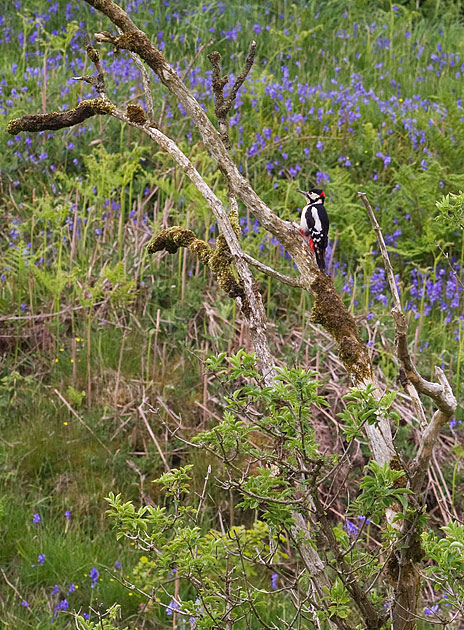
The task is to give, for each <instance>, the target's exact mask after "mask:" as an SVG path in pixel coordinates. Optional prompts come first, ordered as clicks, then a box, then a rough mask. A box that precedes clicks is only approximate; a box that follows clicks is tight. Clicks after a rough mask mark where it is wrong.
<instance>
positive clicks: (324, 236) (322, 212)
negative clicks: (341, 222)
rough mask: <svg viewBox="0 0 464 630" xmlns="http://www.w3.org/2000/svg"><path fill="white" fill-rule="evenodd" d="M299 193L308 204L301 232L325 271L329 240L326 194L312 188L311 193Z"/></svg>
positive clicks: (302, 214)
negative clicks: (326, 250) (325, 203)
mask: <svg viewBox="0 0 464 630" xmlns="http://www.w3.org/2000/svg"><path fill="white" fill-rule="evenodd" d="M298 192H300V193H303V195H304V196H305V197H306V202H307V203H306V205H305V207H304V208H303V211H302V213H301V221H300V232H301V234H302V236H303V237H304V238H305V240H307V242H308V245H309V247H310V248H311V249H312V251H313V252H314V253H315V254H316V262H317V265H318V267H319V269H320V270H321V271H324V270H325V259H324V255H325V249H326V247H327V243H328V240H329V239H328V234H329V217H328V216H327V211H326V209H325V208H324V200H325V194H324V191H323V190H320V189H319V188H312V189H311V190H310V191H309V192H305V191H304V190H299V191H298Z"/></svg>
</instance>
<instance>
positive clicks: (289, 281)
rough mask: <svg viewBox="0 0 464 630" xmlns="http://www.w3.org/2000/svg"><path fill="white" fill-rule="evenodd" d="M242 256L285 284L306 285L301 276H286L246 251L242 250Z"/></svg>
mask: <svg viewBox="0 0 464 630" xmlns="http://www.w3.org/2000/svg"><path fill="white" fill-rule="evenodd" d="M242 258H243V259H244V260H246V261H247V263H249V264H250V265H253V267H256V268H257V269H259V270H260V271H262V272H263V273H265V274H266V275H267V276H271V277H272V278H276V279H277V280H280V282H283V283H284V284H288V285H290V286H291V287H300V288H302V287H304V283H303V282H302V281H301V280H300V279H299V278H292V277H291V276H285V275H284V274H283V273H279V272H278V271H276V270H275V269H272V267H268V266H267V265H265V264H264V263H262V262H260V261H259V260H256V258H253V256H250V254H247V253H246V252H242Z"/></svg>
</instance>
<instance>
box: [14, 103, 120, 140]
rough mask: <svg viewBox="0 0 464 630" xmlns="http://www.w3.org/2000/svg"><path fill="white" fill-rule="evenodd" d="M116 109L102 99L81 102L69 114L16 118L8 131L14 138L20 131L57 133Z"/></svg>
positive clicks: (55, 113)
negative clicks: (59, 130)
mask: <svg viewBox="0 0 464 630" xmlns="http://www.w3.org/2000/svg"><path fill="white" fill-rule="evenodd" d="M114 109H115V107H114V105H112V104H111V103H109V102H107V101H105V100H103V99H102V98H94V99H91V100H87V101H81V102H80V103H79V105H78V106H77V107H74V108H73V109H70V110H69V111H67V112H52V113H51V114H34V115H28V116H22V118H15V119H14V120H10V122H9V123H8V125H7V126H6V130H7V132H8V133H11V135H13V136H14V135H16V134H17V133H19V132H20V131H56V130H57V129H64V128H65V127H72V126H73V125H77V124H79V123H81V122H84V120H86V119H87V118H91V117H92V116H96V115H98V114H111V112H112V111H113V110H114Z"/></svg>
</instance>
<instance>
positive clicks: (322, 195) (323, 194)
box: [321, 191, 325, 199]
mask: <svg viewBox="0 0 464 630" xmlns="http://www.w3.org/2000/svg"><path fill="white" fill-rule="evenodd" d="M321 197H324V199H325V192H324V191H322V192H321Z"/></svg>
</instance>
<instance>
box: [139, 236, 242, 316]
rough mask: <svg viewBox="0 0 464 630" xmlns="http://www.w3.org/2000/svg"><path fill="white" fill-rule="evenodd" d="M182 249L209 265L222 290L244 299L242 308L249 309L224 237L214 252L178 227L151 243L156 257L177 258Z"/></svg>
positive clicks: (232, 296) (230, 295)
mask: <svg viewBox="0 0 464 630" xmlns="http://www.w3.org/2000/svg"><path fill="white" fill-rule="evenodd" d="M179 247H186V248H187V249H189V250H190V251H191V252H192V253H193V254H195V256H197V258H198V259H199V260H200V262H202V263H203V264H204V265H208V267H209V268H210V269H211V271H212V272H213V274H214V276H215V277H216V280H217V283H218V284H219V286H220V287H221V289H222V290H223V291H225V293H227V295H228V296H229V297H231V298H241V300H242V308H243V307H246V302H247V300H246V296H245V290H244V288H243V284H242V283H241V282H240V280H239V279H238V275H237V272H236V270H235V267H234V265H233V263H232V256H231V254H230V250H229V247H228V245H227V243H226V240H225V238H224V237H223V236H222V234H221V235H219V236H218V238H217V241H216V247H215V248H213V247H211V246H210V245H208V243H206V242H205V241H202V240H201V239H199V238H197V237H196V236H195V234H194V233H193V232H192V230H188V229H187V228H183V227H180V226H178V225H175V226H173V227H171V228H168V229H167V230H163V231H162V232H160V233H159V234H158V235H157V236H155V237H154V238H153V239H152V240H151V242H150V243H149V245H148V248H147V251H148V253H149V254H154V253H156V252H160V251H164V250H165V251H167V252H169V253H170V254H175V253H176V252H177V250H178V249H179Z"/></svg>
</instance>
